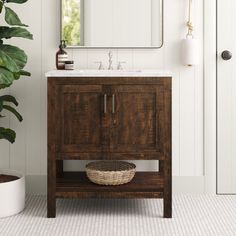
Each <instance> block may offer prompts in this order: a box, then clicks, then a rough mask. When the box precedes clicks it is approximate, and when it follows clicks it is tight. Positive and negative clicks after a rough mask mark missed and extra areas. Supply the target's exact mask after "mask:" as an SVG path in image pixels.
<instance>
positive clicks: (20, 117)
mask: <svg viewBox="0 0 236 236" xmlns="http://www.w3.org/2000/svg"><path fill="white" fill-rule="evenodd" d="M3 109H5V110H8V111H10V112H11V113H13V114H14V115H15V116H16V118H17V119H18V120H19V121H22V120H23V118H22V116H21V115H20V113H19V112H18V111H17V110H16V109H15V108H14V107H11V106H8V105H3Z"/></svg>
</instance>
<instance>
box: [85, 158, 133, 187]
mask: <svg viewBox="0 0 236 236" xmlns="http://www.w3.org/2000/svg"><path fill="white" fill-rule="evenodd" d="M135 170H136V166H135V164H133V163H128V162H124V161H97V162H91V163H89V164H87V165H86V173H87V176H88V178H89V179H90V181H92V182H93V183H95V184H100V185H121V184H126V183H128V182H130V181H131V180H132V179H133V177H134V175H135Z"/></svg>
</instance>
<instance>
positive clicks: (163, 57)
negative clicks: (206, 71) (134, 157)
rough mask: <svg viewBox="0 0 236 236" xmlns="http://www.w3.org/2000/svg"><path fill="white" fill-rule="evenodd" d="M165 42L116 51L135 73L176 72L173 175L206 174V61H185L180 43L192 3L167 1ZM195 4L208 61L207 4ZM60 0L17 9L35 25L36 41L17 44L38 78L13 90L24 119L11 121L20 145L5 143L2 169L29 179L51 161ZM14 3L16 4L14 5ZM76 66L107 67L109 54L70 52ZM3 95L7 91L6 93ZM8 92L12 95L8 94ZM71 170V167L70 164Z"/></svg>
mask: <svg viewBox="0 0 236 236" xmlns="http://www.w3.org/2000/svg"><path fill="white" fill-rule="evenodd" d="M164 2H165V14H164V16H165V41H164V46H163V47H162V48H161V49H158V50H152V49H132V50H129V49H126V50H124V49H122V50H121V49H117V50H116V49H115V50H113V53H114V55H115V56H114V58H115V63H116V61H119V60H121V61H126V62H127V64H126V65H125V67H126V68H129V69H140V68H141V69H148V68H150V69H154V68H155V69H170V70H172V71H173V175H175V176H202V175H203V173H204V166H203V60H201V63H200V65H198V66H197V67H184V66H182V65H181V62H180V43H181V39H182V38H184V37H185V33H186V29H185V22H186V18H187V13H186V12H187V3H188V1H187V0H174V1H173V0H164ZM194 2H195V3H194V4H195V10H194V14H195V27H196V31H195V36H196V37H197V38H198V39H199V41H200V45H201V54H200V55H201V58H203V0H199V1H194ZM59 4H60V1H59V0H50V1H48V0H30V1H29V2H27V3H26V4H24V5H19V6H17V7H15V9H16V11H17V12H18V13H19V15H20V16H21V18H22V21H23V22H25V23H27V24H29V25H30V30H31V32H32V33H33V34H34V41H25V40H19V39H18V40H14V41H15V42H17V43H18V44H19V45H21V46H23V47H24V49H25V50H26V52H27V53H28V55H29V63H28V65H27V69H28V70H29V71H31V72H32V77H31V78H30V79H29V78H22V79H21V80H20V81H17V82H15V83H14V85H13V86H12V87H11V88H10V89H9V90H10V93H11V94H13V95H15V96H16V97H17V99H18V100H19V103H20V105H19V110H20V111H21V113H22V114H23V116H24V121H23V122H22V123H18V122H17V121H16V120H15V118H14V117H10V118H5V120H4V121H2V120H1V123H2V122H3V123H4V125H10V127H11V128H13V129H15V130H16V131H17V140H16V143H15V144H14V145H9V144H8V143H7V142H6V141H1V142H0V167H1V168H12V169H17V170H20V171H23V172H24V173H26V174H27V175H45V174H46V170H47V168H46V167H47V163H46V158H47V156H46V148H47V146H46V138H47V136H46V134H47V130H46V127H47V125H46V122H47V120H46V119H47V116H46V112H47V107H46V97H47V96H46V95H47V91H46V79H45V77H44V73H45V72H46V71H48V70H51V69H54V67H55V66H54V64H55V53H56V51H57V46H58V42H59V25H60V19H59ZM12 5H13V4H12ZM68 52H69V55H70V57H71V58H72V59H73V60H75V63H76V67H77V68H81V69H85V68H95V67H96V65H95V64H94V61H97V60H103V61H104V62H106V63H107V52H108V49H107V50H94V49H88V50H86V49H83V50H82V49H81V50H68ZM2 92H3V91H1V93H2ZM5 92H8V90H6V91H5ZM152 166H153V165H152V163H150V162H139V163H138V167H139V168H140V169H152V168H153V167H152ZM67 168H68V163H67Z"/></svg>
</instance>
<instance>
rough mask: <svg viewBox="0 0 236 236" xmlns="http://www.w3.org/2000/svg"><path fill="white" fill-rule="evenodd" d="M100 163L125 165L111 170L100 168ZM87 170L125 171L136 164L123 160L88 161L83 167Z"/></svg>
mask: <svg viewBox="0 0 236 236" xmlns="http://www.w3.org/2000/svg"><path fill="white" fill-rule="evenodd" d="M102 164H106V165H109V164H110V165H119V164H120V166H121V165H122V167H125V168H124V169H117V170H114V169H111V170H109V169H108V170H104V169H100V168H99V167H100V166H101V165H102ZM85 168H86V169H87V170H92V171H99V172H126V171H130V170H133V169H136V165H135V164H134V163H130V162H125V161H96V162H90V163H88V164H87V165H86V167H85Z"/></svg>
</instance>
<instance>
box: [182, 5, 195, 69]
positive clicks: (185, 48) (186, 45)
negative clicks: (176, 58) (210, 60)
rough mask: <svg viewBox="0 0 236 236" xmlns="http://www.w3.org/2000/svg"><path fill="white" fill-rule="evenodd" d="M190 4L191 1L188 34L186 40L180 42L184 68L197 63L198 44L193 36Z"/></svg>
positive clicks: (190, 7)
mask: <svg viewBox="0 0 236 236" xmlns="http://www.w3.org/2000/svg"><path fill="white" fill-rule="evenodd" d="M192 2H193V0H189V14H188V22H187V27H188V32H187V35H186V38H185V39H183V40H182V62H183V64H184V65H186V66H194V65H197V64H198V62H199V43H198V40H197V39H195V38H194V36H193V29H194V27H193V22H192V5H193V4H192Z"/></svg>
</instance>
